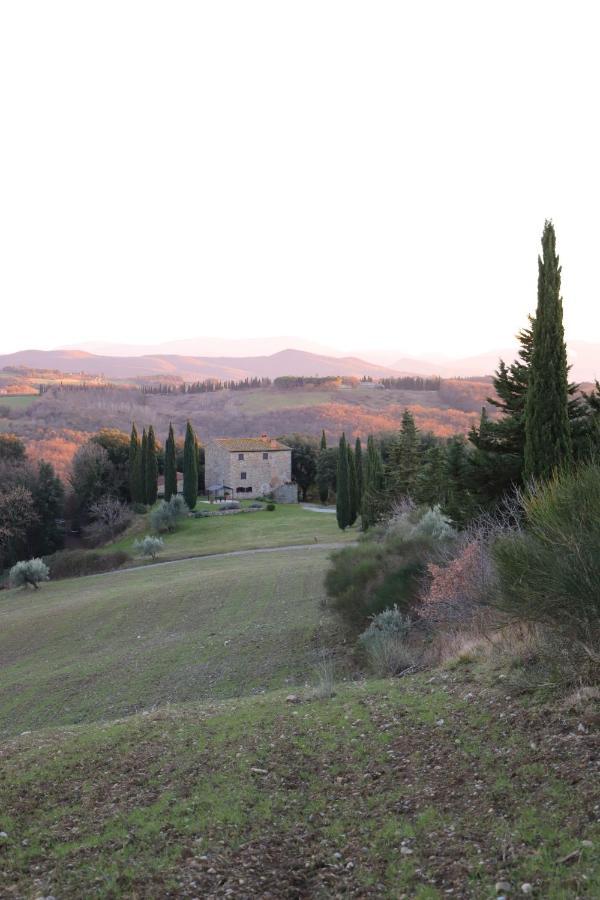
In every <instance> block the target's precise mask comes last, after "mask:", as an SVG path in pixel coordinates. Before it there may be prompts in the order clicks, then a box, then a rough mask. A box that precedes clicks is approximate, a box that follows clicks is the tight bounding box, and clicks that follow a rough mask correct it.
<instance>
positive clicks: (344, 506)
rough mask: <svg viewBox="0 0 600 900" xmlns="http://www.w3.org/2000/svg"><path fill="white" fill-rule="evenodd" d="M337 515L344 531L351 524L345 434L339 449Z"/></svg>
mask: <svg viewBox="0 0 600 900" xmlns="http://www.w3.org/2000/svg"><path fill="white" fill-rule="evenodd" d="M335 514H336V517H337V523H338V525H339V527H340V528H341V529H342V531H344V530H345V529H346V528H347V527H348V525H349V524H350V472H349V467H348V445H347V443H346V435H345V434H342V436H341V438H340V443H339V448H338V458H337V478H336V502H335Z"/></svg>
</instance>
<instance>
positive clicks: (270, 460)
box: [227, 450, 292, 497]
mask: <svg viewBox="0 0 600 900" xmlns="http://www.w3.org/2000/svg"><path fill="white" fill-rule="evenodd" d="M240 455H242V456H243V459H239V456H240ZM264 455H266V456H267V459H263V456H264ZM243 473H245V474H246V477H245V478H242V475H243ZM291 480H292V451H291V450H269V451H267V450H265V451H264V452H263V451H260V450H259V451H256V450H252V451H250V452H247V451H246V452H245V453H243V454H239V453H236V452H235V451H233V452H231V453H230V454H229V481H227V484H230V485H231V486H232V488H233V493H234V497H244V496H245V497H260V495H261V494H263V493H265V490H266V491H272V490H273V489H274V488H277V487H279V486H280V485H282V484H285V483H286V482H289V481H291ZM238 487H245V488H249V487H251V488H252V490H251V491H244V493H241V492H240V494H238V493H237V492H236V488H238Z"/></svg>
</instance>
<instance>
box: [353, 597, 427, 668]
mask: <svg viewBox="0 0 600 900" xmlns="http://www.w3.org/2000/svg"><path fill="white" fill-rule="evenodd" d="M411 624H412V623H411V620H410V618H409V616H406V615H404V613H402V612H401V611H400V610H399V609H398V607H397V606H395V605H394V606H393V607H392V608H391V609H386V610H384V611H383V612H381V613H379V614H378V615H377V616H374V617H373V619H372V621H371V624H370V625H369V627H368V628H367V629H366V630H365V631H363V633H362V634H361V635H360V637H359V639H358V642H359V644H360V646H361V647H362V649H363V650H364V652H365V654H366V656H367V659H368V661H369V665H370V667H371V669H372V670H373V671H374V672H375V674H376V675H380V676H384V675H397V674H398V672H401V671H403V670H404V669H407V668H409V667H410V666H412V665H414V654H413V652H412V651H411V649H410V648H409V646H408V644H407V640H408V636H409V633H410V629H411Z"/></svg>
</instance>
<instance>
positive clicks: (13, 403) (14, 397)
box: [0, 394, 40, 409]
mask: <svg viewBox="0 0 600 900" xmlns="http://www.w3.org/2000/svg"><path fill="white" fill-rule="evenodd" d="M39 399H40V398H39V395H38V394H2V395H1V396H0V406H8V408H9V409H24V408H25V407H26V406H31V404H32V403H35V401H36V400H39Z"/></svg>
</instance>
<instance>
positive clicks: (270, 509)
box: [267, 503, 276, 512]
mask: <svg viewBox="0 0 600 900" xmlns="http://www.w3.org/2000/svg"><path fill="white" fill-rule="evenodd" d="M275 509H276V506H275V504H274V503H267V511H268V512H274V511H275Z"/></svg>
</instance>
